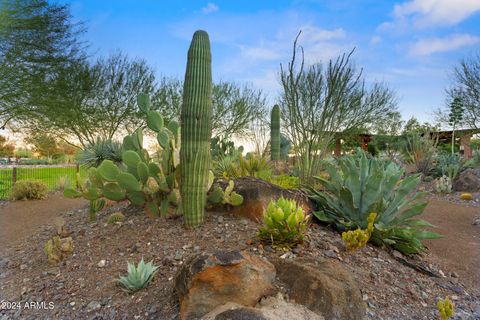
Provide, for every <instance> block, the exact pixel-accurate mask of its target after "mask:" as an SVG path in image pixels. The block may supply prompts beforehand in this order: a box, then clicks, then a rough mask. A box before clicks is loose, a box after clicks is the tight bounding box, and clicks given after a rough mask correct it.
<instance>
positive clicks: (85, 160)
mask: <svg viewBox="0 0 480 320" xmlns="http://www.w3.org/2000/svg"><path fill="white" fill-rule="evenodd" d="M103 160H111V161H113V162H114V163H121V162H122V144H121V143H120V142H117V141H112V140H105V139H100V138H98V139H97V140H96V141H95V143H90V144H88V145H87V146H86V147H85V149H83V150H81V151H80V153H79V157H78V162H79V163H80V164H83V165H85V166H87V167H95V168H96V167H98V166H100V164H101V163H102V162H103Z"/></svg>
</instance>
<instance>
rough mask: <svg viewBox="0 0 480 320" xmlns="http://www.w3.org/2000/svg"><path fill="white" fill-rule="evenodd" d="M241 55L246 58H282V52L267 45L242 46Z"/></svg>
mask: <svg viewBox="0 0 480 320" xmlns="http://www.w3.org/2000/svg"><path fill="white" fill-rule="evenodd" d="M241 50H242V52H241V55H242V56H243V57H245V58H250V59H255V60H275V59H278V58H280V53H279V52H278V51H277V50H274V49H273V48H266V47H250V48H249V47H245V46H241Z"/></svg>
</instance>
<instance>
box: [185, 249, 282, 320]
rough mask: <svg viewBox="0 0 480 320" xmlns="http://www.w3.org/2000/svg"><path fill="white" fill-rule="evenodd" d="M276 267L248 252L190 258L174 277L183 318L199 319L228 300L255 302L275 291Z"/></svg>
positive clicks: (249, 303) (245, 302)
mask: <svg viewBox="0 0 480 320" xmlns="http://www.w3.org/2000/svg"><path fill="white" fill-rule="evenodd" d="M274 279H275V268H274V266H273V265H272V264H271V263H270V262H268V261H267V260H265V259H263V258H261V257H258V256H251V255H249V254H248V253H247V252H244V251H242V252H239V251H232V252H217V253H215V254H211V255H198V256H195V257H193V258H192V259H190V260H189V261H187V262H186V263H185V264H184V265H183V267H182V268H181V269H180V270H179V272H178V274H177V276H176V278H175V290H176V293H177V295H178V298H179V300H180V319H199V318H201V317H202V316H204V315H205V314H206V313H208V312H210V311H211V310H213V309H215V308H216V307H218V306H221V305H223V304H225V303H227V302H233V303H237V304H240V305H243V306H255V305H256V304H257V302H258V301H259V300H260V299H261V298H262V297H263V296H265V295H269V294H271V293H272V292H274V287H273V285H272V283H273V281H274Z"/></svg>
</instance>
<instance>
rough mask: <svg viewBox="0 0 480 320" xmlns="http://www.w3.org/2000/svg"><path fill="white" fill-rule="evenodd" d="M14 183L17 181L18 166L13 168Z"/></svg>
mask: <svg viewBox="0 0 480 320" xmlns="http://www.w3.org/2000/svg"><path fill="white" fill-rule="evenodd" d="M12 169H13V170H12V182H13V183H12V185H14V184H15V182H17V167H13V168H12Z"/></svg>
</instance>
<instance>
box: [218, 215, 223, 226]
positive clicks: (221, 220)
mask: <svg viewBox="0 0 480 320" xmlns="http://www.w3.org/2000/svg"><path fill="white" fill-rule="evenodd" d="M217 221H218V223H219V224H220V223H223V221H224V219H223V216H219V217H218V218H217Z"/></svg>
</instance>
